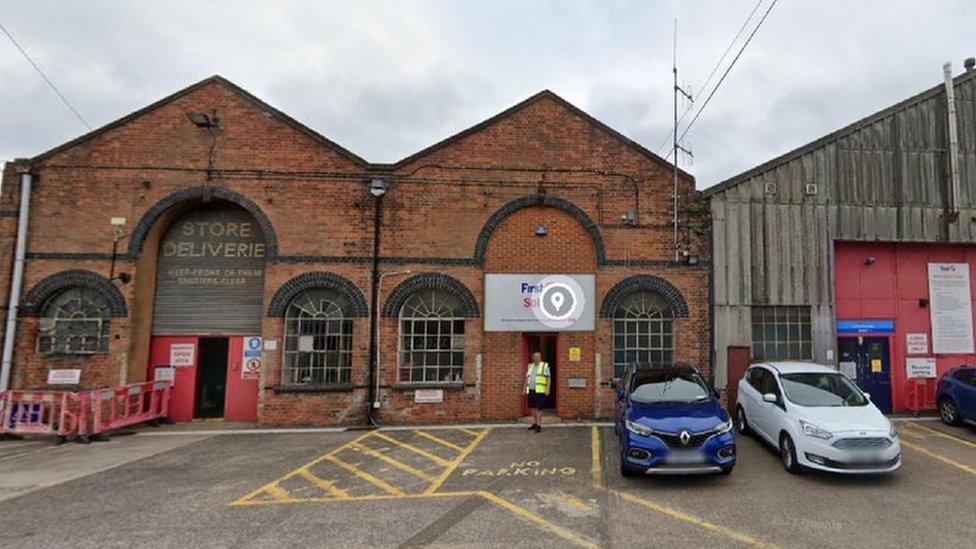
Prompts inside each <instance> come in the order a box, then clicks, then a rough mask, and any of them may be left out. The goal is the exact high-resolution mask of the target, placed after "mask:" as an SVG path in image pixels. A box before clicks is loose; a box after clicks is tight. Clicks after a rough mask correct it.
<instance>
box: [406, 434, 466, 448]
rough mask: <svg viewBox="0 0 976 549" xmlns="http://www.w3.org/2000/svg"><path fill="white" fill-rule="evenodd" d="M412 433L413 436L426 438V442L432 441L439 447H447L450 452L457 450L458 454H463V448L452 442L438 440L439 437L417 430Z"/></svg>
mask: <svg viewBox="0 0 976 549" xmlns="http://www.w3.org/2000/svg"><path fill="white" fill-rule="evenodd" d="M413 433H414V434H415V435H420V436H422V437H424V438H426V439H427V440H432V441H434V442H436V443H438V444H440V445H443V446H447V447H448V448H451V449H452V450H457V451H458V452H463V451H464V447H463V446H458V445H457V444H454V443H453V442H450V441H447V440H444V439H442V438H439V437H435V436H434V435H432V434H430V433H425V432H423V431H419V430H415V431H414V432H413Z"/></svg>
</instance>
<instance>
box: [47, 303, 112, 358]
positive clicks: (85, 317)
mask: <svg viewBox="0 0 976 549" xmlns="http://www.w3.org/2000/svg"><path fill="white" fill-rule="evenodd" d="M40 317H41V318H40V321H39V324H40V333H39V334H38V338H37V351H38V353H40V354H44V355H91V354H97V353H107V352H108V331H109V324H110V320H109V319H110V318H111V311H110V310H109V305H108V302H107V301H106V300H105V297H104V296H102V294H100V293H99V292H98V291H97V290H95V289H93V288H88V287H85V286H71V287H68V288H66V289H64V290H63V291H61V292H59V293H57V294H56V295H55V296H54V297H52V298H51V299H49V300H48V301H47V303H45V304H44V306H43V307H42V308H41V315H40Z"/></svg>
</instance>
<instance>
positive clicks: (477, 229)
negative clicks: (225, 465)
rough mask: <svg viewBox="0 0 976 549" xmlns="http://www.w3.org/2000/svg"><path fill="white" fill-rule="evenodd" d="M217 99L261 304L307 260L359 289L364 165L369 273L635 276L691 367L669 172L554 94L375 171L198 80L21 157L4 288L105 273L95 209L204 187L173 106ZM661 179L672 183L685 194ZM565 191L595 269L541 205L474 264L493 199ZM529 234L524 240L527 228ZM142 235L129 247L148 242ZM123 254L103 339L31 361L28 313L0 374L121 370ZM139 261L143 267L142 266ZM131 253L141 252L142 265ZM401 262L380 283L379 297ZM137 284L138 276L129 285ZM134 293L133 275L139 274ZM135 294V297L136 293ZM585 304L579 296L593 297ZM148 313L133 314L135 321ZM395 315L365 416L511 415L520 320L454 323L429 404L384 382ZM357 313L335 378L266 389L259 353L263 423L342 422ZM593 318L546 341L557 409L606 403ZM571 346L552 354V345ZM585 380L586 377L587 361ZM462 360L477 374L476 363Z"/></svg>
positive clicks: (124, 372)
mask: <svg viewBox="0 0 976 549" xmlns="http://www.w3.org/2000/svg"><path fill="white" fill-rule="evenodd" d="M213 109H217V111H218V113H219V116H220V118H221V126H222V129H221V130H220V132H219V134H218V136H217V141H216V147H215V151H216V152H215V162H214V167H215V168H216V170H215V171H214V172H213V174H212V175H213V177H212V180H211V181H210V184H211V185H214V186H219V187H222V188H226V189H229V190H231V191H233V192H235V193H238V194H239V195H242V196H244V197H246V198H247V199H249V200H250V201H252V202H253V203H254V204H256V206H257V207H258V208H260V209H261V210H262V211H263V212H264V214H266V216H267V218H268V219H269V220H270V223H271V225H272V226H273V228H274V234H275V235H276V237H277V241H278V245H279V254H281V256H282V257H278V258H272V259H271V260H270V261H269V263H268V266H267V271H266V275H265V284H266V287H265V302H266V305H267V303H268V302H270V300H271V298H272V296H273V295H274V294H275V292H276V291H277V290H278V288H279V287H281V285H282V284H284V283H285V282H286V281H288V280H290V279H291V278H292V277H294V276H296V275H298V274H301V273H306V272H311V271H326V272H331V273H335V274H338V275H341V276H343V277H345V278H346V279H348V280H349V281H350V282H351V283H353V284H354V285H356V286H357V287H358V288H359V290H360V292H361V293H362V294H363V296H365V299H366V301H367V303H368V302H369V299H370V296H369V292H370V263H369V256H370V254H371V249H372V248H371V246H372V225H373V199H372V197H371V196H370V195H369V193H368V190H367V188H366V182H367V181H368V180H369V178H371V177H374V176H377V174H379V177H384V178H385V179H387V180H388V181H390V188H389V191H388V193H387V195H386V197H385V198H384V199H383V200H384V209H383V217H382V220H381V221H382V227H383V229H382V230H383V241H382V246H381V256H382V257H384V258H387V259H386V260H384V261H383V263H382V264H381V271H383V272H391V271H397V270H403V269H409V270H411V271H412V274H418V273H446V274H449V275H450V276H452V277H454V278H456V279H458V280H460V281H461V282H462V283H463V284H464V285H466V286H467V288H468V289H469V290H470V291H471V293H472V294H473V295H474V296H475V299H476V300H477V302H478V307H479V309H480V310H481V311H482V312H483V311H484V302H483V280H484V274H485V273H486V272H489V273H490V272H509V273H512V272H534V273H541V272H558V273H594V274H595V275H596V280H597V283H596V285H597V290H596V292H597V301H598V302H599V301H602V299H603V297H604V296H605V295H606V293H607V292H608V291H609V289H610V288H611V287H612V286H613V285H614V284H615V283H616V282H618V281H619V280H621V279H623V278H625V277H626V276H629V275H633V274H640V273H650V274H655V275H657V276H660V277H662V278H664V279H666V280H668V281H669V282H670V283H671V284H673V285H674V286H676V287H677V288H678V289H679V290H680V291H681V293H682V294H683V296H684V298H685V299H686V300H687V302H688V306H689V311H690V316H689V318H687V319H682V320H679V321H677V322H676V334H677V335H676V340H675V347H676V358H678V359H679V360H688V361H691V362H694V363H696V364H699V365H700V366H702V367H703V369H706V368H707V362H708V354H707V353H708V341H707V340H708V335H707V334H708V325H709V323H708V310H707V299H708V295H707V293H708V284H707V267H705V266H697V267H689V266H685V265H680V264H675V263H674V262H673V261H671V260H672V259H673V249H672V242H671V239H672V233H671V225H670V218H671V213H670V211H671V210H670V207H671V206H670V195H671V176H670V171H669V170H668V169H667V168H666V167H665V166H664V165H663V164H662V163H660V161H658V160H655V159H652V158H650V157H649V156H647V155H646V154H643V153H642V152H641V151H639V150H637V149H635V148H634V146H632V145H631V144H629V143H626V142H625V141H622V140H620V139H618V138H617V137H616V136H614V135H612V134H611V133H609V132H608V131H606V130H605V129H603V128H601V127H599V126H596V125H594V124H592V123H591V122H590V121H589V120H587V119H585V118H584V117H582V116H581V115H580V114H579V113H577V112H574V111H573V110H572V109H570V108H567V107H566V105H565V104H563V103H561V102H560V101H559V100H558V99H556V98H554V97H552V96H548V95H542V96H540V97H539V98H538V99H537V100H535V101H532V102H529V103H527V104H526V105H525V106H524V107H523V108H521V109H520V110H517V111H515V112H512V113H509V114H508V115H507V116H506V117H503V118H500V119H498V120H495V121H493V123H491V124H489V125H487V126H484V127H481V128H480V129H478V131H473V132H470V133H467V134H465V135H462V136H460V137H458V138H456V139H454V140H452V141H450V142H448V143H446V144H444V145H443V146H440V147H435V148H433V149H431V150H429V151H427V152H426V153H424V154H423V155H421V156H419V157H417V158H414V159H411V160H410V161H408V162H406V163H404V164H402V165H398V166H394V167H389V166H366V165H363V164H362V163H360V162H358V161H357V160H356V159H355V158H353V157H350V156H349V155H348V154H344V153H343V151H341V150H337V149H336V148H334V147H331V146H330V145H329V144H328V143H325V142H323V141H322V140H320V139H317V138H315V137H314V136H312V135H309V133H307V132H304V131H300V129H296V128H295V127H294V125H293V124H291V123H288V122H286V121H283V120H282V119H281V118H280V117H279V116H278V115H277V114H275V113H274V112H271V111H269V110H268V109H266V108H264V107H262V106H261V105H260V104H257V103H255V102H254V101H252V100H249V99H248V98H246V97H244V96H242V95H241V94H239V93H238V92H237V91H236V90H234V89H233V88H232V87H230V86H228V85H225V84H224V83H222V82H220V81H211V82H209V83H207V84H205V85H202V86H198V87H196V88H195V89H193V90H191V91H190V92H188V93H185V94H183V95H181V96H179V97H178V98H176V99H174V100H173V101H171V102H169V103H165V104H162V105H161V106H159V107H157V108H155V109H153V110H150V111H148V112H146V113H143V114H142V115H141V116H138V117H135V118H132V119H130V120H127V121H126V122H125V123H123V124H121V125H119V126H117V127H115V128H113V129H110V130H108V131H106V132H104V133H101V134H99V135H96V136H95V137H92V138H90V139H87V140H85V141H82V142H80V143H78V144H76V145H74V146H71V147H68V148H66V149H65V150H63V151H60V152H57V153H55V154H53V155H50V156H47V157H45V158H43V159H41V160H39V161H36V162H34V163H33V165H32V166H31V170H32V172H33V173H34V174H35V182H36V183H35V189H34V190H35V192H34V197H33V199H32V203H31V226H30V231H29V235H30V237H29V241H28V252H29V253H31V254H33V256H31V257H30V258H29V260H28V262H27V268H26V276H25V282H24V289H25V290H24V291H25V293H26V292H27V291H29V290H30V288H32V287H33V286H34V285H35V284H37V282H38V281H40V280H41V279H43V278H44V277H46V276H48V275H51V274H53V273H56V272H59V271H63V270H67V269H87V270H91V271H94V272H97V273H100V274H102V275H105V276H107V275H108V272H109V261H108V260H107V255H108V254H109V252H111V246H112V228H111V226H110V225H109V219H110V217H113V216H120V217H126V218H127V220H128V221H127V225H126V234H125V235H124V237H123V238H122V240H121V242H120V250H122V251H123V252H125V251H126V250H127V249H128V245H129V240H128V239H129V237H130V236H131V233H132V230H133V229H134V227H135V226H136V224H137V223H138V221H139V219H140V218H142V217H143V216H144V215H145V214H146V213H147V212H148V211H149V210H150V208H152V207H153V206H154V205H155V204H157V203H158V202H159V201H160V200H162V199H164V198H165V197H167V196H168V195H170V194H172V193H175V192H178V191H180V190H183V189H187V188H190V187H199V186H201V185H203V184H204V183H205V182H206V181H207V177H206V173H205V172H204V171H203V170H202V169H203V168H204V167H205V166H206V165H207V155H208V152H209V149H210V145H211V142H210V136H209V135H208V134H207V132H205V131H203V130H201V129H199V128H196V127H195V126H193V125H192V124H190V123H189V121H188V120H187V118H186V113H187V112H189V111H204V112H208V113H209V112H211V111H212V110H213ZM13 171H14V170H9V171H8V173H7V174H6V177H5V185H4V188H3V193H2V194H3V196H2V197H0V209H2V210H4V211H7V210H12V209H13V210H15V209H16V194H17V193H16V186H17V183H16V181H17V178H16V174H13V173H12V172H13ZM693 188H694V186H693V182H691V181H690V180H687V179H682V180H681V193H682V194H687V193H693V192H694V190H693ZM540 190H541V191H543V193H544V195H545V196H547V197H550V198H555V199H560V200H565V201H567V202H568V203H571V204H572V205H574V206H575V207H576V208H578V209H579V210H580V211H582V212H583V213H584V214H585V216H587V217H588V218H589V219H591V220H592V221H593V222H594V223H596V227H597V230H598V231H599V233H600V234H601V235H602V239H603V243H604V247H605V255H606V258H607V260H608V261H610V262H611V264H610V265H598V260H597V257H598V256H597V249H596V247H595V246H594V243H593V240H592V238H591V236H590V234H589V233H588V232H587V230H586V228H584V226H583V225H582V224H581V222H580V219H578V218H577V217H574V216H573V215H571V214H570V213H568V212H566V211H564V210H562V209H559V208H554V207H541V206H533V207H527V208H523V209H521V210H517V211H515V212H514V213H512V214H511V215H509V216H508V217H506V218H504V219H503V220H502V221H501V223H500V224H498V226H497V227H496V228H495V231H494V232H493V234H492V237H491V239H490V240H489V242H488V245H487V249H486V254H485V258H484V260H485V261H484V264H477V262H475V261H473V260H472V258H473V257H474V254H475V249H476V245H477V243H478V237H479V234H480V233H481V232H482V229H483V228H484V227H485V224H486V222H487V221H488V220H489V218H490V217H491V216H492V214H493V213H495V212H496V211H498V210H499V209H500V208H502V207H503V206H504V205H505V204H507V203H509V202H511V201H512V200H515V199H520V198H524V197H535V196H538V193H539V191H540ZM630 209H635V210H636V213H637V217H638V221H639V224H638V226H636V227H630V226H625V225H623V224H621V223H620V222H619V220H620V216H621V215H622V214H624V213H626V212H627V211H628V210H630ZM540 223H541V224H543V225H545V226H546V228H547V230H548V233H549V235H548V236H547V237H546V238H539V237H536V236H535V235H534V233H535V227H536V225H537V224H540ZM15 224H16V218H15V217H13V216H9V215H5V216H2V217H0V297H2V298H3V303H2V304H0V305H6V295H7V292H8V288H9V266H10V264H11V258H12V253H13V238H14V229H15ZM153 253H155V251H154V250H153V249H152V246H149V247H147V248H146V249H145V250H143V252H142V254H143V255H142V256H140V257H141V258H143V259H145V257H146V255H145V254H153ZM137 259H139V258H133V257H123V258H122V259H121V260H120V261H119V262H118V265H117V266H116V272H119V271H125V272H128V273H130V274H132V275H133V276H134V277H135V281H134V282H133V283H130V284H128V285H125V286H121V287H120V290H121V291H122V294H123V295H124V297H125V298H126V300H127V306H128V309H129V311H130V316H129V318H118V319H113V324H112V340H111V343H110V348H109V353H108V354H107V355H99V356H95V357H90V358H86V359H70V360H67V361H66V360H65V359H55V358H50V357H39V356H36V353H35V352H34V349H35V347H36V331H37V329H36V320H31V319H25V320H23V321H22V322H21V323H20V329H19V332H18V339H17V347H16V356H15V375H14V386H15V387H43V384H44V378H45V376H46V372H47V370H48V369H50V368H52V367H65V364H67V363H68V362H70V363H71V364H72V365H77V366H78V367H81V368H82V369H83V377H82V379H83V385H84V386H86V387H100V386H107V385H113V384H115V383H118V382H120V381H122V380H123V379H126V380H130V381H131V380H136V379H141V376H142V375H144V370H145V357H144V356H142V355H143V354H144V351H141V350H140V347H139V346H138V345H133V344H132V342H133V341H135V340H136V339H137V338H138V337H145V334H148V330H149V329H150V326H149V325H148V321H146V320H145V317H144V316H138V315H135V316H134V315H133V314H132V312H133V311H136V310H137V309H140V308H142V309H144V308H145V307H146V306H147V300H151V296H150V295H141V294H138V293H137V291H136V288H137V287H146V284H145V283H146V282H147V281H151V280H152V279H153V277H154V276H155V272H154V270H153V269H151V268H148V267H147V268H143V271H144V272H140V270H139V268H138V263H139V262H138V261H137ZM143 263H146V262H143ZM146 264H149V265H151V262H148V263H146ZM405 278H406V276H393V277H388V278H386V279H384V283H383V288H382V291H381V293H380V296H379V300H380V303H381V304H382V303H384V302H385V300H386V299H387V297H388V296H389V295H390V293H391V292H392V291H393V290H394V288H395V287H396V286H397V284H399V283H400V282H402V281H403V280H404V279H405ZM140 284H141V285H140ZM149 287H150V288H151V284H150V285H149ZM149 306H150V307H151V305H149ZM597 307H599V303H598V304H597ZM149 318H151V315H149ZM397 324H398V323H397V319H395V318H382V319H381V321H380V344H381V355H380V358H381V364H382V373H381V378H380V383H381V385H382V390H381V392H380V394H379V399H380V401H381V403H382V407H381V408H380V410H379V411H378V416H379V419H380V420H381V421H383V422H390V423H393V422H402V423H408V422H413V423H421V422H430V421H444V422H446V421H475V420H479V419H511V418H515V417H517V416H518V415H520V413H521V400H520V399H521V396H520V391H519V389H520V384H521V381H522V379H521V376H522V372H521V370H522V368H523V366H524V365H523V364H522V356H521V336H520V334H503V333H492V334H483V333H482V325H483V319H482V318H472V319H470V320H468V321H467V322H466V324H465V335H466V353H465V364H464V382H465V387H464V388H460V389H448V390H445V397H444V398H445V402H444V403H443V404H436V405H435V404H415V403H414V402H413V391H412V390H410V389H404V388H403V387H401V386H398V384H397V365H398V364H397V331H398V325H397ZM369 328H370V326H369V319H368V318H359V319H357V320H356V321H355V323H354V339H353V346H354V350H353V376H352V377H353V380H352V381H353V386H354V387H353V389H352V390H348V391H336V392H318V393H285V392H279V391H277V390H276V388H275V387H276V386H277V385H278V384H280V382H281V350H280V346H279V349H278V350H277V351H270V352H266V353H265V357H264V358H265V362H264V364H265V366H264V372H263V381H262V387H263V390H262V392H261V401H260V409H259V415H260V418H261V421H262V422H264V423H267V424H275V425H284V424H288V425H304V424H320V425H326V424H342V423H358V422H361V421H363V414H364V411H365V405H366V404H365V401H366V395H367V388H366V386H367V380H368V364H367V362H368V356H369ZM282 330H283V322H282V319H281V318H275V317H265V318H264V319H263V321H262V331H263V333H262V335H263V336H264V337H265V338H266V339H276V340H279V341H280V340H281V337H282ZM611 331H612V325H611V323H610V322H609V321H608V320H605V319H598V320H597V329H596V331H595V332H579V333H564V334H561V335H560V338H559V343H558V352H559V353H560V360H561V362H560V367H561V368H563V369H562V370H560V374H559V380H560V383H561V384H562V383H565V381H566V380H567V379H568V378H569V377H578V378H583V379H585V380H586V383H587V386H586V388H585V389H569V388H566V387H563V386H559V387H558V388H557V394H558V395H559V398H558V408H557V411H558V413H559V414H560V415H562V416H564V417H573V418H575V417H593V416H594V415H604V416H606V415H607V414H608V413H609V411H610V410H612V405H613V401H612V394H611V393H610V392H609V390H607V389H597V387H598V384H599V382H600V381H605V380H606V379H609V377H610V375H611V372H612V347H611V346H612V337H611ZM571 346H578V347H580V348H581V350H582V357H581V360H580V361H579V362H578V363H569V362H568V360H566V358H568V348H569V347H571ZM598 355H599V358H600V371H601V376H600V377H601V379H597V373H596V370H597V366H596V364H597V356H598ZM479 356H480V362H481V368H480V376H479V369H478V367H477V366H478V362H479Z"/></svg>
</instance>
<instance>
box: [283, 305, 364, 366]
mask: <svg viewBox="0 0 976 549" xmlns="http://www.w3.org/2000/svg"><path fill="white" fill-rule="evenodd" d="M349 311H350V302H349V299H348V298H347V297H346V296H345V295H343V294H342V293H340V292H337V291H335V290H332V289H330V288H314V289H310V290H305V291H303V292H301V293H299V294H298V295H296V296H295V297H294V298H293V299H292V300H291V302H290V303H289V304H288V308H287V309H286V310H285V338H284V339H285V344H284V346H283V351H284V368H282V383H284V384H285V385H327V384H347V383H351V382H352V380H351V374H352V318H351V317H350V314H349Z"/></svg>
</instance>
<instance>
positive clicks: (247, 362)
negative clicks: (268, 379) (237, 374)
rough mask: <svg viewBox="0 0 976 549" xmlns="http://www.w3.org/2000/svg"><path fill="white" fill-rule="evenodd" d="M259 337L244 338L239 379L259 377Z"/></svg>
mask: <svg viewBox="0 0 976 549" xmlns="http://www.w3.org/2000/svg"><path fill="white" fill-rule="evenodd" d="M261 346H262V343H261V338H260V337H257V336H250V337H245V338H244V351H243V353H242V354H243V356H241V379H243V380H253V379H260V378H261Z"/></svg>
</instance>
